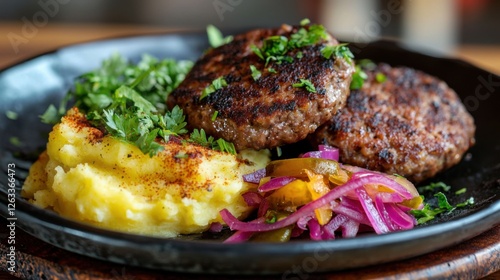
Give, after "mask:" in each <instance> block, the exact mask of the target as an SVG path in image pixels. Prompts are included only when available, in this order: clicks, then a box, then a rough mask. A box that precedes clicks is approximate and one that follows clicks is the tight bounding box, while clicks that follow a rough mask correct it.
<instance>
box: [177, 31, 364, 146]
mask: <svg viewBox="0 0 500 280" xmlns="http://www.w3.org/2000/svg"><path fill="white" fill-rule="evenodd" d="M297 29H298V28H297V27H291V26H282V27H281V28H277V29H259V30H254V31H250V32H247V33H244V34H241V35H238V36H235V37H234V39H233V41H232V42H230V43H227V44H225V45H223V46H220V47H218V48H214V49H211V50H209V51H208V52H207V53H205V54H204V56H203V57H202V58H201V59H200V60H199V61H198V62H197V63H196V64H195V65H194V66H193V68H192V70H191V72H190V73H189V74H188V75H187V77H186V79H185V80H184V81H183V82H182V83H181V84H180V85H179V87H177V89H176V90H174V91H173V92H172V93H171V94H170V96H169V97H168V100H167V104H168V105H169V107H173V106H174V105H176V104H177V105H179V106H180V107H181V108H182V109H183V110H184V112H185V114H186V116H187V118H188V123H189V125H190V126H191V127H192V128H203V129H204V130H205V131H206V133H207V134H208V135H213V136H215V137H221V138H224V139H225V140H228V141H231V142H233V143H234V145H235V147H236V148H237V149H238V150H242V149H245V148H253V149H256V150H259V149H263V148H273V147H277V146H281V145H284V144H288V143H294V142H297V141H299V140H301V139H304V138H305V137H306V136H307V135H308V134H309V133H312V132H313V131H315V130H316V129H317V128H318V126H319V125H321V124H322V123H324V122H326V121H327V120H329V119H330V118H331V117H332V116H333V115H334V114H335V113H336V111H337V110H338V109H339V108H341V107H343V106H344V105H345V101H346V99H347V96H348V94H349V84H350V81H351V76H352V72H353V71H354V67H353V66H352V65H351V63H349V62H347V61H346V60H344V59H340V58H338V59H333V58H332V59H326V58H324V57H323V56H322V54H321V49H322V48H323V47H325V46H326V45H336V44H338V42H337V41H336V40H335V39H334V38H332V37H331V36H329V38H328V39H326V40H322V41H321V42H319V43H317V44H315V45H311V46H306V47H302V48H299V49H294V50H292V51H290V52H289V53H287V55H289V56H291V57H293V62H282V63H281V64H278V63H276V62H269V63H268V64H267V65H265V61H264V60H262V59H261V58H259V57H258V56H257V55H256V54H255V53H254V52H253V51H252V49H251V46H252V45H255V46H257V47H259V48H260V47H262V43H263V40H264V39H265V38H267V37H269V36H275V35H281V36H285V37H290V35H291V34H293V33H295V32H297ZM299 51H300V52H301V53H302V57H301V58H297V57H296V56H297V54H298V52H299ZM299 56H300V55H299ZM251 65H253V66H255V67H256V69H257V70H259V71H260V72H261V77H260V78H258V79H257V80H254V78H253V77H252V71H251V69H250V66H251ZM269 68H273V69H274V70H275V71H276V73H272V72H270V71H269ZM219 77H223V78H224V79H225V81H226V82H227V86H224V87H222V88H221V89H218V90H216V91H215V92H213V93H211V94H210V95H209V96H208V97H205V98H203V99H201V100H200V95H201V94H202V92H203V90H204V89H205V88H206V87H208V86H209V85H210V84H211V83H212V81H213V80H215V79H217V78H219ZM300 79H308V80H309V81H311V82H312V84H313V85H314V86H315V88H316V92H315V93H313V92H309V91H307V90H306V89H305V88H303V87H293V84H295V83H299V82H300ZM215 112H217V117H216V118H215V120H212V117H213V115H214V113H215Z"/></svg>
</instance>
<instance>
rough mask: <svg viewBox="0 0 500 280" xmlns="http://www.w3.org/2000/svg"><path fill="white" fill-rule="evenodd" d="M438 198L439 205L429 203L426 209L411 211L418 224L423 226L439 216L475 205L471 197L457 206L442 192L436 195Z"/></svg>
mask: <svg viewBox="0 0 500 280" xmlns="http://www.w3.org/2000/svg"><path fill="white" fill-rule="evenodd" d="M434 196H435V197H436V198H437V203H434V204H435V205H431V204H429V203H425V205H424V208H422V209H420V210H410V214H412V215H413V216H414V217H415V218H416V219H417V223H418V224H423V223H425V222H428V221H430V220H432V219H434V218H435V217H436V216H437V215H439V214H441V213H444V212H448V213H451V212H452V211H453V210H455V209H457V208H462V207H465V206H467V205H472V204H474V198H473V197H470V198H469V199H467V200H466V201H464V202H462V203H458V204H456V205H455V206H453V205H451V204H450V203H449V202H448V199H447V198H446V195H444V194H443V193H442V192H438V193H436V194H435V195H434Z"/></svg>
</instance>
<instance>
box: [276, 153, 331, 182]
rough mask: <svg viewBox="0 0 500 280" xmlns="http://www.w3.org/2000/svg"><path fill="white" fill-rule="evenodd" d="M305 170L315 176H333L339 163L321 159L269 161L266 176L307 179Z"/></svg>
mask: <svg viewBox="0 0 500 280" xmlns="http://www.w3.org/2000/svg"><path fill="white" fill-rule="evenodd" d="M305 169H308V170H310V171H312V172H314V173H316V174H321V175H329V174H335V173H336V172H337V170H339V169H340V168H339V163H338V162H336V161H333V160H327V159H321V158H292V159H284V160H275V161H271V162H270V163H269V164H268V165H267V167H266V176H272V177H280V176H293V177H297V178H307V175H306V173H305V172H304V170H305Z"/></svg>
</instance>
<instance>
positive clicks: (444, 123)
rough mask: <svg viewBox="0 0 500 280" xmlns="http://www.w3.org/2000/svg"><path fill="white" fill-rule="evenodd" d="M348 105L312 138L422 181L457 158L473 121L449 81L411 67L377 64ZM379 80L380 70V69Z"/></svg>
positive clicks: (351, 159) (358, 160) (348, 157)
mask: <svg viewBox="0 0 500 280" xmlns="http://www.w3.org/2000/svg"><path fill="white" fill-rule="evenodd" d="M366 73H367V75H368V79H367V80H366V81H365V83H364V84H363V87H362V88H361V89H360V90H353V91H351V94H350V96H349V98H348V100H347V105H346V107H345V108H343V109H342V110H340V111H339V112H338V113H337V114H336V115H335V116H334V117H333V118H332V119H331V120H330V121H329V122H327V123H326V124H324V125H322V126H321V127H320V128H319V129H318V130H317V131H316V132H315V133H314V135H312V137H311V138H310V139H311V140H312V141H313V143H315V144H319V143H327V144H330V145H333V146H336V147H338V148H339V149H340V160H341V161H342V162H344V163H347V164H351V165H356V166H360V167H364V168H368V169H371V170H378V171H382V172H386V173H391V174H392V173H397V174H400V175H402V176H405V177H407V178H408V179H409V180H411V181H413V182H420V181H422V180H424V179H426V178H430V177H432V176H434V175H435V174H436V173H438V172H440V171H442V170H444V169H447V168H449V167H451V166H452V165H455V164H457V163H458V162H459V161H460V160H461V158H462V156H463V154H464V153H465V152H466V151H467V149H469V147H471V146H472V145H473V144H474V132H475V125H474V120H473V118H472V116H471V115H470V114H469V113H468V112H467V111H466V109H465V107H464V106H463V104H462V103H461V101H460V99H459V98H458V96H457V94H456V93H455V92H454V91H453V90H452V89H451V88H449V87H448V86H447V85H446V83H445V82H443V81H441V80H439V79H437V78H435V77H432V76H430V75H428V74H425V73H422V72H420V71H417V70H414V69H411V68H407V67H394V68H393V67H391V66H389V65H387V64H378V65H377V66H376V67H375V68H374V69H372V70H366ZM380 73H381V74H383V75H385V78H386V80H385V81H383V82H378V81H377V78H376V76H377V75H379V79H378V80H379V81H381V80H383V79H381V78H383V77H384V76H383V75H381V74H380Z"/></svg>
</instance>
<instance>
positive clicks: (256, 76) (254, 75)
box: [250, 65, 262, 81]
mask: <svg viewBox="0 0 500 280" xmlns="http://www.w3.org/2000/svg"><path fill="white" fill-rule="evenodd" d="M250 71H251V72H252V78H253V80H254V81H257V80H258V79H259V78H260V76H262V73H260V71H259V70H257V67H255V66H254V65H250Z"/></svg>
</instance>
